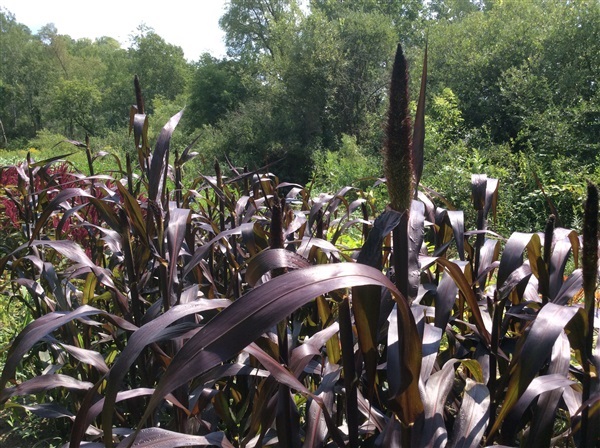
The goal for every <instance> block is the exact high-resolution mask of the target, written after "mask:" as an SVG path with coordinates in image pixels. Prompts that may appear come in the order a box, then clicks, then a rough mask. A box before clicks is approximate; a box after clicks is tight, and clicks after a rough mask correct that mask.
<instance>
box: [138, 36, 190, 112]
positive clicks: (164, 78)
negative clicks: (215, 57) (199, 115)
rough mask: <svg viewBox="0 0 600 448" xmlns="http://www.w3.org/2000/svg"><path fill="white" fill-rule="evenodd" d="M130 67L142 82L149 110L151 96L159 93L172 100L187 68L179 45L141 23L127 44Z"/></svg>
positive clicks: (180, 88) (185, 78) (181, 89)
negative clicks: (129, 44) (167, 40)
mask: <svg viewBox="0 0 600 448" xmlns="http://www.w3.org/2000/svg"><path fill="white" fill-rule="evenodd" d="M129 56H130V58H131V69H132V71H133V73H134V74H137V75H138V76H139V78H140V81H141V83H142V88H143V92H144V97H145V98H146V103H147V105H148V108H149V111H151V110H152V99H153V98H154V97H155V96H157V95H161V96H162V97H163V98H166V99H169V100H174V99H175V98H176V97H177V95H179V94H181V93H183V92H184V91H185V89H186V87H187V83H188V80H189V76H190V68H189V66H188V64H187V61H186V60H185V57H184V55H183V50H182V49H181V47H178V46H176V45H171V44H169V43H167V42H165V40H164V39H163V38H162V37H160V36H159V35H158V34H156V32H154V30H153V29H152V28H149V27H146V26H145V25H141V26H140V27H138V34H136V35H135V36H133V37H132V41H131V46H130V47H129Z"/></svg>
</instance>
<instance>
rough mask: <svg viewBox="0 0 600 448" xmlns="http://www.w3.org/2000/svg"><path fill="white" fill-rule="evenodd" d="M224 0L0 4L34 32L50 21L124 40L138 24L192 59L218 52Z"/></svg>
mask: <svg viewBox="0 0 600 448" xmlns="http://www.w3.org/2000/svg"><path fill="white" fill-rule="evenodd" d="M225 3H226V0H195V1H194V0H191V1H190V0H170V1H164V0H162V1H156V0H147V1H145V2H141V1H131V0H124V1H116V0H104V1H102V2H97V1H82V0H79V1H76V0H52V1H44V0H0V8H3V9H4V10H7V11H9V12H11V13H13V14H14V15H15V18H16V20H17V22H19V23H23V24H24V25H26V26H27V27H29V28H30V29H31V30H32V32H36V31H37V30H38V29H39V28H40V27H42V26H43V25H46V24H48V23H54V25H55V26H56V28H57V29H58V32H59V33H60V34H67V35H69V36H71V37H72V38H74V39H79V38H83V37H87V38H90V39H95V38H97V37H101V36H109V37H113V38H115V39H117V40H118V41H119V42H121V44H123V45H125V46H126V45H127V44H128V42H129V36H130V35H131V34H134V33H135V31H136V29H137V27H138V26H139V25H140V24H141V23H145V24H146V25H147V26H149V27H151V28H153V29H154V30H155V31H156V32H157V33H158V35H159V36H161V37H162V38H163V39H164V40H165V41H167V42H168V43H170V44H173V45H178V46H180V47H181V48H183V51H184V53H185V57H186V58H187V59H188V60H190V61H196V60H198V58H199V57H200V55H201V54H202V53H204V52H209V53H211V54H212V55H213V56H217V57H222V56H223V55H224V54H225V44H224V42H223V38H224V33H223V31H221V29H220V28H219V18H220V17H221V16H222V15H223V13H224V11H225Z"/></svg>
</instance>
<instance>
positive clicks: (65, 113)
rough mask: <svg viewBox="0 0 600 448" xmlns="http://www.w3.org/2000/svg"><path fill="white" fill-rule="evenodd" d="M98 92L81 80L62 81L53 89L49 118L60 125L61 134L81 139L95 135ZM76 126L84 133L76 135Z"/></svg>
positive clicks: (98, 102) (98, 101)
mask: <svg viewBox="0 0 600 448" xmlns="http://www.w3.org/2000/svg"><path fill="white" fill-rule="evenodd" d="M99 104H100V91H99V90H98V89H97V87H96V86H94V85H92V84H89V83H86V82H85V81H81V80H69V79H63V80H62V81H61V82H60V83H59V84H58V85H57V86H56V87H55V89H54V92H53V96H52V108H51V112H50V116H51V117H53V118H54V119H55V120H57V121H58V122H59V123H62V126H63V129H62V131H63V133H64V134H66V135H67V137H69V138H75V137H78V138H80V139H81V138H82V137H84V136H85V134H86V133H87V134H90V135H94V134H95V133H96V121H97V119H96V116H97V109H98V105H99ZM76 126H78V127H80V128H81V129H82V130H83V131H84V133H81V132H79V133H76Z"/></svg>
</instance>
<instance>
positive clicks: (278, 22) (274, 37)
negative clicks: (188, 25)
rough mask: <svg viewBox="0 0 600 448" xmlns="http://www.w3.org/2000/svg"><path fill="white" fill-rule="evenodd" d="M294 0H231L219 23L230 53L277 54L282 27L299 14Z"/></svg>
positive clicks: (248, 54) (242, 54)
mask: <svg viewBox="0 0 600 448" xmlns="http://www.w3.org/2000/svg"><path fill="white" fill-rule="evenodd" d="M300 14H301V13H300V10H299V8H298V5H297V3H296V1H295V0H231V1H230V2H229V8H228V9H227V12H226V13H225V14H224V15H223V17H221V20H220V21H219V24H220V26H221V28H223V30H224V31H225V42H226V44H227V49H228V53H229V55H230V56H232V57H246V58H251V59H254V58H257V57H259V56H260V55H265V54H266V55H268V56H270V57H271V58H276V57H278V56H281V53H282V51H283V47H284V42H285V34H286V32H285V31H286V29H289V28H291V27H294V25H295V20H296V18H298V16H299V15H300Z"/></svg>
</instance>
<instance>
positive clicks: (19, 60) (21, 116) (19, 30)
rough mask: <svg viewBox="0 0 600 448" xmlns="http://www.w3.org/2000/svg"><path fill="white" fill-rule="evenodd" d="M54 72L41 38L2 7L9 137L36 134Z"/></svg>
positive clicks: (1, 82) (1, 92)
mask: <svg viewBox="0 0 600 448" xmlns="http://www.w3.org/2000/svg"><path fill="white" fill-rule="evenodd" d="M54 75H55V73H54V71H53V70H52V68H51V64H50V61H49V60H48V58H47V57H46V54H45V53H44V48H43V45H42V44H41V42H40V41H39V40H38V39H36V38H35V37H34V36H33V35H32V34H31V31H30V30H29V29H28V28H27V27H26V26H24V25H22V24H19V23H18V22H16V20H15V17H14V15H12V14H11V13H9V12H7V11H4V10H2V9H0V120H1V121H2V124H3V128H4V132H5V137H6V141H8V142H10V140H11V139H15V138H18V137H32V136H34V135H35V132H36V131H38V130H39V129H41V127H42V110H43V107H44V101H43V100H41V98H42V97H43V95H44V92H46V91H47V90H48V88H49V86H50V85H51V84H52V79H53V78H54ZM6 141H5V143H6Z"/></svg>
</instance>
